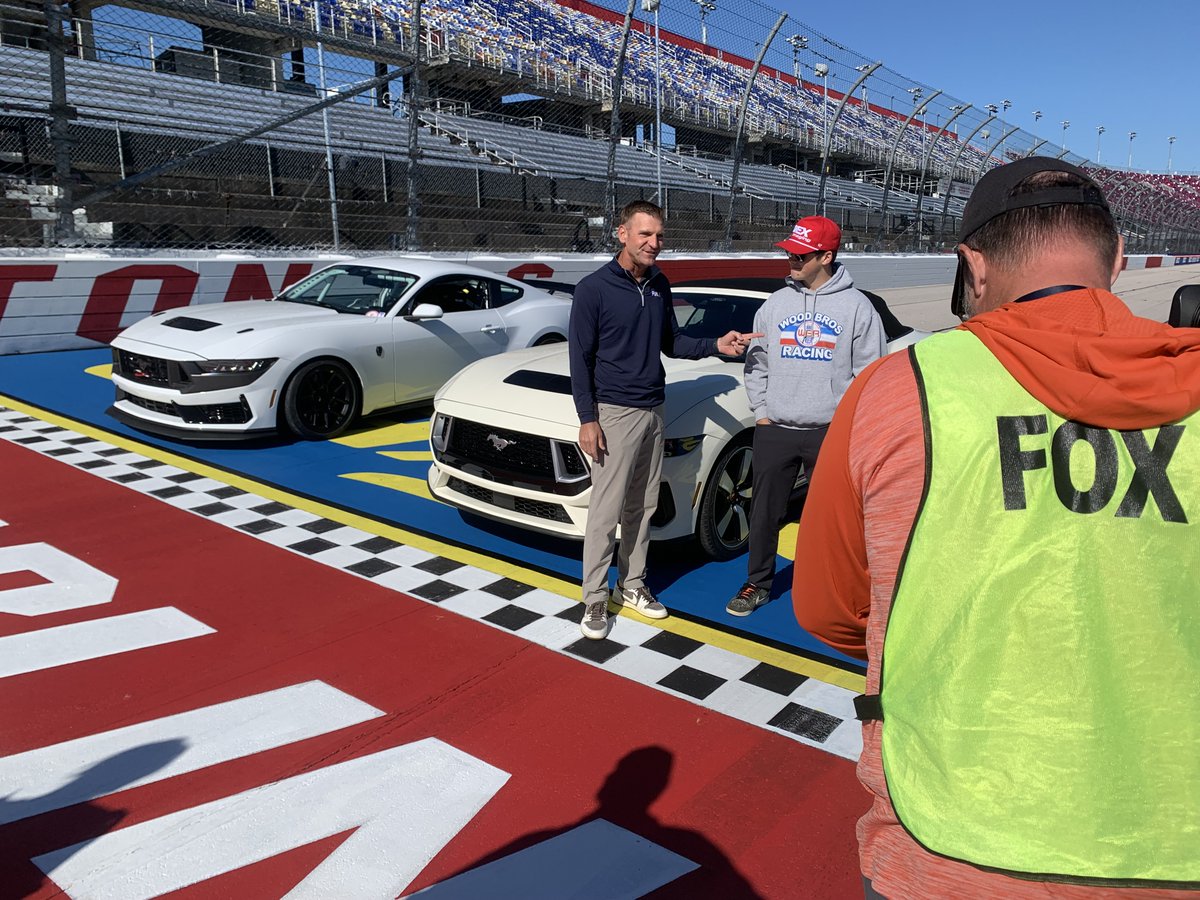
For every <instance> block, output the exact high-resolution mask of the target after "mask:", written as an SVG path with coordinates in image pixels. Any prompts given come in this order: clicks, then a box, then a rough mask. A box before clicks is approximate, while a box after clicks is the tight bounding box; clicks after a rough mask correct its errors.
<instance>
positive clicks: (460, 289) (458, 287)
mask: <svg viewBox="0 0 1200 900" xmlns="http://www.w3.org/2000/svg"><path fill="white" fill-rule="evenodd" d="M490 295H491V288H490V287H489V285H488V281H487V279H484V278H476V277H474V276H471V275H446V276H443V277H441V278H437V279H434V280H433V281H431V282H430V283H429V284H427V285H426V286H425V287H424V288H422V289H421V292H420V294H418V295H417V296H416V298H415V299H414V301H413V303H414V307H415V306H416V305H417V304H421V303H432V304H434V305H435V306H440V307H441V308H442V312H445V313H452V312H470V311H472V310H480V309H487V308H488V306H489V301H490V299H491V297H490Z"/></svg>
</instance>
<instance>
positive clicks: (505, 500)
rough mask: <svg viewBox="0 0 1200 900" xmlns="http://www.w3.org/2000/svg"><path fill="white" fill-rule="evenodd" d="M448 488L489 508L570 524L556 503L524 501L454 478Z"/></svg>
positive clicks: (568, 518) (563, 511) (565, 513)
mask: <svg viewBox="0 0 1200 900" xmlns="http://www.w3.org/2000/svg"><path fill="white" fill-rule="evenodd" d="M448 487H449V488H450V490H452V491H454V492H455V493H457V494H463V495H464V496H467V497H470V498H471V499H472V500H478V501H479V502H480V503H486V504H488V505H489V506H495V507H497V508H499V509H510V510H512V511H513V512H518V513H521V514H522V515H526V516H533V517H534V518H537V519H547V520H549V521H551V522H562V523H563V524H566V525H569V524H570V523H571V517H570V516H568V515H567V511H566V510H565V509H563V508H562V506H560V505H559V504H557V503H545V502H543V501H541V500H526V499H524V498H522V497H513V496H510V495H509V494H501V493H497V492H496V491H492V490H489V489H488V488H485V487H479V486H478V485H474V484H468V483H467V482H465V481H463V480H462V479H461V478H454V477H453V476H452V477H451V478H450V481H449V483H448Z"/></svg>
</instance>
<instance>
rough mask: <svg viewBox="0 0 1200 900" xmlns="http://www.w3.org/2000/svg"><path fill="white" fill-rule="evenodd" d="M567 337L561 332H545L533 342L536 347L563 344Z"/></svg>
mask: <svg viewBox="0 0 1200 900" xmlns="http://www.w3.org/2000/svg"><path fill="white" fill-rule="evenodd" d="M565 340H566V338H565V337H563V336H562V335H561V334H543V335H542V336H541V337H540V338H538V339H537V340H536V341H534V342H533V346H535V347H545V346H546V345H547V344H561V343H562V342H563V341H565Z"/></svg>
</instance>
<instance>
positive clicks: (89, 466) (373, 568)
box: [0, 406, 862, 759]
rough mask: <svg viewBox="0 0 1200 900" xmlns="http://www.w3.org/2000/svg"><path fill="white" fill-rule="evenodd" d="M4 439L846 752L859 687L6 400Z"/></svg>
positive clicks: (858, 743)
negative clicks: (252, 488)
mask: <svg viewBox="0 0 1200 900" xmlns="http://www.w3.org/2000/svg"><path fill="white" fill-rule="evenodd" d="M0 438H3V439H5V440H8V441H10V442H12V443H14V444H19V445H21V446H24V447H27V448H29V449H30V450H36V451H37V452H39V453H42V454H44V455H46V456H50V457H53V458H55V459H58V460H59V461H61V462H63V463H67V464H69V465H72V466H74V467H76V468H78V469H83V470H85V471H88V472H91V473H92V474H94V475H96V476H98V477H101V478H105V479H107V480H109V481H112V482H115V483H117V484H122V485H124V486H126V487H128V488H130V489H132V490H136V491H138V492H140V493H142V494H145V495H147V496H150V497H156V498H158V499H159V500H162V501H163V502H164V503H169V504H170V505H172V506H175V507H178V508H180V509H183V510H187V511H188V512H191V513H194V514H196V515H199V516H204V517H205V518H207V519H210V520H212V521H213V522H217V523H219V524H221V525H225V526H227V527H229V528H235V529H237V530H239V531H242V532H245V533H246V534H248V535H251V536H253V537H255V538H258V539H259V540H262V541H266V542H267V543H270V544H274V545H276V546H278V547H283V548H286V549H288V550H290V551H292V552H293V553H298V554H301V555H303V556H307V557H309V558H310V559H312V560H315V561H316V562H319V563H322V564H324V565H327V566H332V567H334V568H337V569H341V570H343V571H345V572H348V573H350V574H352V575H356V576H358V577H360V578H366V579H368V580H370V581H373V582H374V583H376V584H379V585H383V586H385V587H389V588H391V589H393V590H396V591H402V592H403V593H405V594H408V595H410V596H413V597H418V598H420V599H422V600H425V601H427V602H429V603H436V604H438V605H439V606H441V607H442V608H444V609H448V610H451V611H453V612H455V613H458V614H460V615H464V616H467V617H468V618H471V619H476V620H478V621H481V622H485V623H487V624H489V625H491V626H493V627H496V628H501V629H504V630H506V631H509V632H512V633H513V634H516V635H519V636H520V637H522V638H525V639H526V640H529V641H532V642H533V643H535V644H539V645H541V646H543V647H547V648H549V649H551V650H555V651H558V652H561V653H566V654H569V655H571V656H574V657H576V658H577V659H581V660H585V661H587V662H589V663H591V664H593V665H596V666H599V667H600V668H602V669H604V670H606V671H608V672H612V673H614V674H616V675H620V676H623V677H626V678H630V679H633V680H635V681H638V682H640V683H641V684H645V685H649V686H652V687H655V688H657V689H659V690H663V691H666V692H668V693H671V694H675V695H677V696H680V697H684V698H686V699H688V700H691V701H692V702H695V703H698V704H700V705H701V706H705V707H707V708H709V709H713V710H717V711H718V712H722V713H725V714H726V715H730V716H733V717H734V718H736V719H740V720H742V721H744V722H748V723H750V724H752V725H757V726H759V727H762V728H767V729H770V730H772V731H775V732H777V733H779V734H782V735H786V736H788V737H791V738H794V739H796V740H798V741H800V742H802V743H805V744H809V745H811V746H814V747H819V748H821V749H823V750H827V751H828V752H830V753H833V754H836V755H838V756H843V757H846V758H848V759H857V758H858V755H859V753H860V752H861V750H862V735H861V731H860V728H859V725H858V722H857V721H856V720H855V718H854V704H853V699H854V694H853V692H851V691H849V690H846V689H845V688H842V687H837V686H834V685H830V684H825V683H824V682H821V681H818V680H816V679H812V678H807V677H806V676H804V675H799V674H796V673H794V672H790V671H788V670H786V669H782V668H779V667H777V666H773V665H770V664H769V663H765V662H759V661H758V660H755V659H751V658H749V657H746V656H742V655H740V654H737V653H733V652H731V651H729V650H724V649H722V648H719V647H714V646H710V645H708V644H704V643H702V642H700V641H696V640H693V639H692V638H688V637H684V636H682V635H678V634H674V633H672V632H669V631H663V630H662V629H660V628H658V627H657V626H655V625H653V624H649V623H647V622H645V621H642V620H639V619H634V618H631V617H628V616H617V617H613V619H612V622H613V624H612V630H611V632H610V635H609V637H608V639H607V640H604V641H592V640H588V639H587V638H584V637H582V636H581V635H580V633H579V619H580V617H581V616H582V614H583V607H582V605H581V604H580V603H579V602H578V601H577V600H575V599H571V598H568V597H563V596H561V595H559V594H555V593H551V592H550V591H546V590H542V589H539V588H535V587H532V586H530V585H527V584H523V583H521V582H519V581H516V580H513V579H511V578H502V577H497V575H496V574H495V573H494V572H488V571H486V570H484V569H480V568H477V567H474V566H469V565H465V564H463V563H461V562H458V561H456V560H451V559H447V558H445V557H442V556H437V555H436V554H433V553H429V552H427V551H425V550H421V549H418V548H416V547H412V546H409V545H406V544H402V543H398V542H397V541H394V540H392V539H391V538H388V537H385V536H383V535H380V534H372V533H370V532H368V531H363V530H361V529H359V528H354V527H351V526H348V525H344V524H342V523H340V522H337V521H335V520H333V519H331V518H324V517H321V516H319V515H316V514H314V513H311V512H308V511H306V510H303V509H297V508H295V507H292V506H288V505H287V504H285V503H280V502H277V501H275V500H270V499H267V498H265V497H262V496H259V495H256V494H254V493H250V492H247V491H244V490H242V489H241V488H238V487H234V486H231V485H228V484H225V483H223V482H221V481H217V480H215V479H212V478H208V477H205V476H203V475H199V474H197V473H195V472H190V471H187V470H185V469H181V468H179V467H177V466H173V465H170V464H168V463H164V462H161V461H159V460H156V459H152V458H149V457H146V456H143V455H140V454H138V453H136V452H133V451H131V450H126V449H124V448H123V447H117V446H114V445H112V444H108V443H105V442H104V441H102V440H98V439H96V438H92V437H89V436H86V435H82V434H79V433H77V432H74V431H71V430H69V429H66V428H63V427H60V426H58V425H55V424H52V423H48V422H45V421H42V420H41V419H37V418H34V417H32V416H29V415H26V414H25V413H23V412H20V411H17V410H11V409H7V408H5V407H2V406H0Z"/></svg>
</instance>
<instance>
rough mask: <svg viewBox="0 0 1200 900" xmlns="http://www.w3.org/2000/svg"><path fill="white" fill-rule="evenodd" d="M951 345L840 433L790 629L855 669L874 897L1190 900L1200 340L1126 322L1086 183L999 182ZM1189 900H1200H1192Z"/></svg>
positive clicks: (981, 200) (1198, 603)
mask: <svg viewBox="0 0 1200 900" xmlns="http://www.w3.org/2000/svg"><path fill="white" fill-rule="evenodd" d="M958 257H959V277H958V279H957V283H956V288H955V301H954V302H955V309H956V311H957V312H958V313H959V314H960V316H961V317H962V318H963V319H964V324H963V325H962V326H961V327H960V328H958V329H955V330H953V331H950V332H947V333H945V334H940V335H935V336H933V337H931V338H928V339H926V340H925V341H922V342H921V343H919V344H916V345H914V346H913V347H912V348H910V350H909V351H908V352H907V353H900V354H893V355H892V356H889V357H885V358H884V359H882V360H880V361H879V362H878V363H876V364H875V365H874V366H872V367H870V368H868V369H867V370H866V371H865V372H864V373H863V374H862V375H860V376H859V377H858V379H856V381H855V382H854V384H853V385H852V386H851V388H850V390H849V392H848V393H847V394H846V397H845V399H844V400H843V402H842V404H841V406H840V407H839V408H838V411H837V413H836V414H835V416H834V419H833V422H832V424H831V426H830V429H829V434H828V437H827V438H826V441H825V445H824V448H823V449H822V456H821V459H822V463H821V468H820V470H819V472H818V474H817V475H816V477H815V478H814V480H813V484H812V486H811V488H810V491H809V495H808V499H807V501H806V504H805V509H804V512H803V515H802V517H801V522H800V531H799V536H798V546H801V547H803V548H804V555H805V559H806V560H807V563H806V565H805V566H804V567H803V570H801V569H800V568H799V567H797V571H796V575H795V578H796V582H797V583H796V584H795V586H794V590H793V597H794V598H795V601H794V602H795V607H796V614H797V617H798V619H799V621H800V624H801V625H802V626H803V627H805V628H806V629H807V630H809V631H810V632H811V633H813V634H815V635H816V636H817V637H819V638H821V639H822V640H824V641H826V642H827V643H829V644H831V645H832V646H834V647H836V648H838V649H840V650H842V651H844V652H846V653H850V654H852V655H856V656H859V657H861V658H864V659H866V660H867V664H868V668H867V694H866V695H865V696H864V697H861V698H859V702H858V703H857V706H858V712H859V718H861V719H862V720H863V723H864V724H863V753H862V758H861V760H860V763H859V776H860V778H861V780H862V781H863V783H864V784H865V785H866V787H867V789H868V790H869V791H870V792H871V794H872V795H873V805H872V807H871V810H870V811H869V812H868V813H867V814H866V815H865V816H864V817H863V819H862V820H861V821H860V822H859V827H858V836H859V844H860V859H861V865H862V872H863V877H864V881H865V888H866V891H867V895H868V897H874V896H884V897H888V898H892V900H899V898H906V897H1005V898H1026V897H1029V898H1032V897H1039V898H1044V897H1051V896H1063V897H1076V896H1080V895H1093V894H1103V895H1104V896H1125V895H1126V893H1128V894H1129V895H1130V896H1143V897H1144V896H1146V895H1147V894H1146V892H1147V889H1152V890H1153V893H1152V895H1153V896H1155V897H1159V896H1173V895H1174V893H1175V892H1179V893H1180V895H1181V896H1182V895H1184V893H1185V892H1190V891H1195V890H1196V889H1198V888H1200V688H1198V685H1200V412H1198V410H1200V330H1197V329H1172V328H1170V327H1169V326H1167V325H1164V324H1162V323H1158V322H1152V321H1150V320H1148V319H1144V318H1139V317H1137V316H1134V315H1133V314H1132V313H1131V312H1130V310H1129V309H1128V307H1127V306H1126V305H1125V304H1124V303H1123V302H1122V301H1121V300H1119V299H1118V298H1117V297H1115V296H1114V295H1113V294H1112V293H1110V291H1109V288H1110V287H1111V286H1112V284H1113V282H1114V281H1115V280H1116V278H1117V275H1118V274H1119V273H1120V271H1121V268H1122V261H1123V244H1122V239H1121V237H1120V235H1119V234H1118V231H1117V229H1116V227H1115V225H1114V221H1113V218H1112V215H1111V213H1110V210H1109V207H1108V203H1107V201H1106V199H1105V197H1104V195H1103V192H1102V191H1101V189H1100V188H1099V187H1098V186H1097V185H1096V184H1095V182H1094V181H1092V179H1091V178H1089V177H1088V175H1087V174H1086V173H1085V172H1084V171H1082V170H1081V169H1078V168H1076V167H1075V166H1072V165H1070V164H1068V163H1065V162H1061V161H1059V160H1053V159H1046V158H1029V159H1023V160H1020V161H1018V162H1014V163H1011V164H1009V165H1006V166H1002V167H1000V168H997V169H994V170H992V171H991V172H989V173H988V174H987V175H986V176H985V177H984V178H983V179H982V180H981V181H980V182H979V184H978V185H977V186H976V187H975V190H974V193H973V194H972V196H971V199H970V201H969V202H968V204H967V206H966V209H965V210H964V212H963V220H962V228H961V231H960V243H959V246H958ZM1190 896H1196V894H1194V893H1190Z"/></svg>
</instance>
